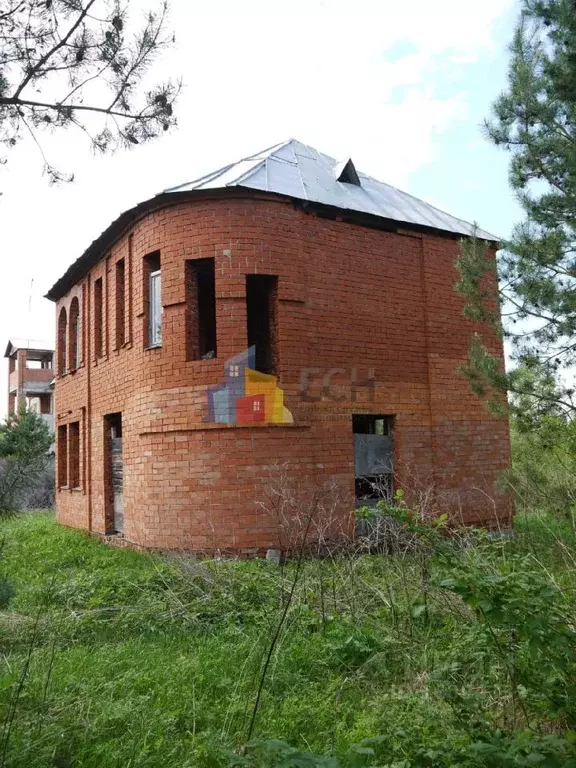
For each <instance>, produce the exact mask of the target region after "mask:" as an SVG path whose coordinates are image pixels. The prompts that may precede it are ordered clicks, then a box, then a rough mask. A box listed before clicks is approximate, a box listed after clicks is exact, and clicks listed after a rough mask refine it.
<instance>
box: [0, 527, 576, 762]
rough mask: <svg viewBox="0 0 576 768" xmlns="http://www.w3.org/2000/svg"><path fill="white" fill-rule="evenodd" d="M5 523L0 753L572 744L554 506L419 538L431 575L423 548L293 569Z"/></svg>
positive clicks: (224, 758)
mask: <svg viewBox="0 0 576 768" xmlns="http://www.w3.org/2000/svg"><path fill="white" fill-rule="evenodd" d="M4 531H5V536H6V544H5V549H4V554H3V557H2V559H1V560H0V566H1V568H2V569H3V570H4V571H5V574H6V576H8V577H9V578H10V580H11V582H12V584H13V588H14V591H15V595H14V597H13V599H12V601H11V603H10V604H9V606H8V607H7V608H6V609H5V610H4V611H2V612H1V613H0V623H1V634H0V643H1V650H2V654H3V656H2V678H1V680H0V708H1V712H0V717H1V718H2V723H3V733H4V740H5V741H4V744H5V754H4V757H3V758H2V759H1V761H0V766H14V767H16V768H17V767H19V766H26V768H36V767H38V768H40V767H42V768H44V766H46V767H48V766H59V767H60V768H63V767H65V766H83V767H84V766H86V767H88V766H89V767H92V766H94V768H96V766H98V768H101V767H102V766H106V767H107V766H123V767H124V766H163V767H166V768H171V767H172V766H179V768H181V767H182V766H219V765H220V766H231V765H240V764H250V765H285V766H288V765H320V764H326V765H328V764H332V763H329V762H326V761H327V760H329V759H332V758H333V760H334V761H335V760H338V761H340V764H342V765H374V766H376V765H378V766H384V765H390V766H396V768H400V766H412V765H414V766H416V765H430V766H436V765H438V766H448V765H506V764H510V765H524V764H526V765H529V764H537V762H538V761H537V759H534V755H537V754H541V755H543V757H542V760H541V761H540V762H541V764H542V765H570V764H571V763H570V762H568V761H570V760H575V759H576V754H572V752H571V750H572V747H571V742H570V739H569V738H568V734H569V732H570V731H571V729H572V727H573V726H572V721H571V718H572V716H573V707H572V703H573V699H576V692H574V691H572V690H571V686H572V683H573V679H572V675H573V672H574V670H573V669H572V667H571V664H570V655H569V651H570V649H571V647H572V646H571V644H572V637H573V636H572V627H574V626H575V625H576V617H574V609H573V600H572V596H573V590H574V587H575V585H576V577H575V576H574V573H575V569H574V557H573V552H574V536H573V533H572V530H571V528H570V526H569V525H565V524H563V523H559V522H557V521H555V520H554V519H553V518H550V517H548V516H546V515H545V514H543V513H542V514H539V515H524V516H522V517H521V518H519V519H518V521H517V527H516V536H515V537H511V538H510V539H502V540H498V541H492V540H490V539H489V538H487V537H486V536H483V535H481V534H479V533H475V532H474V533H470V534H466V535H464V536H462V537H461V538H459V539H458V540H447V539H445V538H444V537H441V536H439V537H438V538H437V541H436V543H435V544H434V547H432V548H430V546H429V542H426V547H425V551H426V553H427V554H426V573H425V574H424V576H425V578H423V557H422V551H421V550H419V549H418V546H416V547H414V546H412V547H410V548H409V549H408V550H404V551H400V552H398V553H396V554H395V555H393V556H381V555H366V554H348V555H344V554H339V555H334V556H333V557H330V556H328V557H325V558H322V559H305V560H303V561H302V562H301V564H300V567H299V571H298V573H296V569H297V568H298V564H297V563H295V562H292V563H287V564H286V565H284V566H282V567H278V566H277V565H275V564H274V563H271V562H268V561H265V560H253V561H234V560H214V561H208V560H204V561H199V560H195V559H193V558H190V557H188V556H186V555H184V554H181V555H176V556H173V557H169V558H163V557H160V556H152V555H149V554H143V553H137V552H133V551H130V550H119V549H111V548H108V547H106V546H104V545H102V544H100V543H98V542H97V541H95V540H93V539H90V538H89V537H87V536H86V535H85V534H83V533H82V532H78V531H72V530H68V529H64V528H62V527H59V526H57V525H56V523H55V522H54V520H53V518H52V516H51V515H49V514H46V513H34V514H28V515H25V516H20V517H17V518H15V519H13V520H11V521H9V522H8V523H6V524H5V526H4ZM418 535H420V534H418ZM291 590H292V596H291V599H290V600H289V599H288V597H289V595H290V593H291ZM282 616H284V619H283V621H282V622H279V620H280V618H281V617H282ZM507 617H513V621H508V619H507ZM532 624H533V625H534V626H532ZM530 627H531V629H530ZM530 633H532V634H530ZM274 637H276V640H275V642H274V643H272V640H273V638H274ZM567 649H568V650H567ZM574 650H576V649H574ZM532 657H533V664H532V662H531V658H532ZM266 663H267V667H266V673H265V674H263V671H264V666H265V664H266ZM541 689H544V690H541ZM259 690H260V701H259V706H258V708H257V717H256V718H254V727H253V732H251V727H250V723H251V721H252V716H253V714H254V711H255V702H256V697H257V696H258V692H259ZM547 691H548V692H547ZM548 694H549V695H548ZM249 735H250V736H251V737H252V738H253V739H257V740H258V741H259V742H264V743H263V744H261V745H260V746H258V747H254V748H253V749H250V748H249V749H246V747H245V744H246V741H247V740H248V737H249ZM7 737H9V738H7ZM373 737H377V739H376V741H373V742H366V741H365V740H366V739H371V738H373ZM271 740H282V742H285V744H280V743H278V742H277V741H271ZM499 740H500V741H499ZM286 744H290V745H291V748H289V747H287V746H286ZM355 745H356V746H355ZM358 745H360V746H358ZM546 750H548V752H547V751H546ZM312 753H314V754H316V755H323V756H324V758H323V760H324V762H320V760H321V759H320V758H312V757H311V756H310V755H311V754H312ZM372 753H373V754H372ZM530 756H532V757H530ZM529 758H530V760H532V763H530V762H526V763H525V762H522V760H528V759H529ZM490 760H492V762H490ZM507 760H510V761H515V762H509V763H507V762H506V761H507ZM545 760H548V761H549V762H544V761H545ZM554 760H555V761H556V762H550V761H554ZM559 760H560V761H563V762H558V761H559ZM299 761H300V762H299ZM302 761H304V762H302ZM306 761H308V762H306ZM334 764H335V763H334ZM574 764H576V763H574Z"/></svg>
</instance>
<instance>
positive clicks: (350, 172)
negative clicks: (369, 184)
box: [336, 157, 361, 187]
mask: <svg viewBox="0 0 576 768" xmlns="http://www.w3.org/2000/svg"><path fill="white" fill-rule="evenodd" d="M336 181H343V182H344V183H345V184H355V185H356V186H357V187H360V186H361V184H360V178H359V176H358V174H357V173H356V168H354V163H353V162H352V158H350V157H349V158H348V160H344V161H343V162H341V163H338V165H337V166H336Z"/></svg>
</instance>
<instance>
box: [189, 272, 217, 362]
mask: <svg viewBox="0 0 576 768" xmlns="http://www.w3.org/2000/svg"><path fill="white" fill-rule="evenodd" d="M186 306H187V323H186V325H187V330H186V350H187V352H186V356H187V358H188V360H210V359H212V358H214V357H217V356H218V350H217V342H216V279H215V265H214V259H194V260H190V261H187V262H186Z"/></svg>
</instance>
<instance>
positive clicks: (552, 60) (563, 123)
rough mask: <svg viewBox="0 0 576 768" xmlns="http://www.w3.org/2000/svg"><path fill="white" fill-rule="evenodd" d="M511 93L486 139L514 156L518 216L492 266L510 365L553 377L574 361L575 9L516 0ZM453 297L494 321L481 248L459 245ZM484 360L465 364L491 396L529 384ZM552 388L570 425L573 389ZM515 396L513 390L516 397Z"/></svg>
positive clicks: (545, 0)
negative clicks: (534, 368)
mask: <svg viewBox="0 0 576 768" xmlns="http://www.w3.org/2000/svg"><path fill="white" fill-rule="evenodd" d="M511 54H512V56H511V62H510V70H509V76H508V87H507V89H506V91H505V92H504V93H503V94H502V95H501V96H500V97H499V98H498V100H497V101H496V103H495V105H494V110H493V117H492V119H491V120H490V121H488V122H487V124H486V132H487V135H488V138H489V139H490V140H491V141H492V142H493V143H494V144H496V145H497V146H501V147H503V148H504V149H505V150H506V151H508V152H509V153H510V154H511V161H510V183H511V186H512V189H513V191H514V192H515V194H516V196H517V198H518V199H519V201H520V203H521V204H522V206H523V208H524V212H525V220H524V221H523V222H521V223H520V224H518V225H517V226H516V228H515V230H514V232H513V234H512V236H511V238H510V240H509V241H508V242H506V243H505V244H504V245H505V249H504V250H503V251H502V252H501V254H500V258H499V272H500V284H501V291H500V301H501V304H502V306H503V308H504V311H505V314H506V317H507V321H506V324H505V327H506V335H507V336H508V337H509V338H510V339H511V341H512V344H513V348H514V355H513V356H514V358H515V359H516V360H517V362H518V363H519V364H520V365H522V364H528V365H530V364H534V363H535V362H537V363H538V365H539V366H540V367H541V368H542V369H543V370H544V371H545V372H547V374H548V375H549V377H551V378H552V380H554V379H555V374H556V373H557V372H558V371H559V370H561V369H562V368H567V367H569V366H571V365H573V364H574V362H575V361H576V357H575V355H576V345H575V344H574V336H575V332H576V290H575V289H576V283H575V271H574V253H575V248H576V214H575V211H576V130H575V127H576V126H575V121H576V88H575V86H574V83H576V14H575V13H574V3H573V0H522V8H521V14H520V18H519V21H518V25H517V28H516V31H515V34H514V39H513V41H512V45H511ZM459 268H460V274H461V278H460V282H459V286H458V287H459V290H460V292H461V293H462V294H463V295H464V296H465V297H466V299H467V314H468V315H469V316H471V317H473V318H475V319H477V320H479V321H486V322H489V323H491V324H492V325H493V326H494V327H496V329H497V330H499V321H498V318H497V317H496V316H494V314H492V313H491V311H490V308H492V307H494V300H495V298H496V297H495V296H492V295H490V292H486V281H485V279H484V278H485V276H486V275H487V273H488V271H489V270H490V268H491V264H490V260H489V259H487V258H486V255H485V252H484V251H483V249H482V247H481V246H480V245H479V244H477V243H475V242H472V243H465V244H463V247H462V256H461V258H460V260H459ZM489 356H490V353H489V352H487V351H486V354H485V355H479V354H478V350H476V354H475V355H474V356H473V358H472V360H471V361H470V365H469V366H468V370H467V373H468V374H469V375H470V374H472V372H473V378H474V379H475V381H476V383H478V381H479V380H483V381H484V383H485V385H486V386H487V387H489V388H493V389H495V390H497V391H501V390H503V389H506V388H508V389H510V390H511V391H512V392H516V391H520V392H522V386H523V385H524V386H526V385H528V384H529V382H527V381H526V380H525V379H523V377H520V379H519V380H517V379H516V377H515V376H514V375H512V376H511V378H510V379H509V380H506V379H505V378H503V377H502V376H501V374H500V373H499V372H498V371H497V369H495V368H494V366H493V365H492V366H490V365H489V363H488V359H487V358H488V357H489ZM561 381H562V380H561V379H560V378H558V379H556V384H555V386H554V387H553V388H550V387H548V388H547V389H542V388H536V391H535V392H536V395H541V394H546V393H547V395H548V396H552V398H553V399H552V400H549V399H548V400H547V401H546V402H547V403H548V404H550V403H551V402H556V404H557V406H558V407H560V408H561V409H562V410H563V411H564V412H565V413H566V414H568V416H569V417H570V418H572V417H573V415H574V413H575V405H574V403H573V400H572V391H571V387H570V386H567V385H563V384H562V383H561ZM518 387H520V390H518Z"/></svg>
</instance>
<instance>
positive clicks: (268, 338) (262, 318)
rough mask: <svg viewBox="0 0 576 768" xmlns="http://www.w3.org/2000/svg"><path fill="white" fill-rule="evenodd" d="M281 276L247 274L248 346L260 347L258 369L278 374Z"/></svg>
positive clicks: (257, 357)
mask: <svg viewBox="0 0 576 768" xmlns="http://www.w3.org/2000/svg"><path fill="white" fill-rule="evenodd" d="M277 302H278V278H277V277H275V276H272V275H246V318H247V324H248V346H249V347H252V346H254V347H256V370H257V371H260V372H261V373H270V374H276V373H277V368H278V352H277V327H276V326H277Z"/></svg>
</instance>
